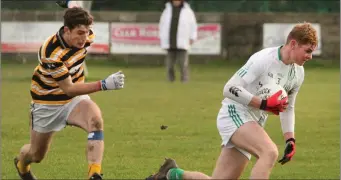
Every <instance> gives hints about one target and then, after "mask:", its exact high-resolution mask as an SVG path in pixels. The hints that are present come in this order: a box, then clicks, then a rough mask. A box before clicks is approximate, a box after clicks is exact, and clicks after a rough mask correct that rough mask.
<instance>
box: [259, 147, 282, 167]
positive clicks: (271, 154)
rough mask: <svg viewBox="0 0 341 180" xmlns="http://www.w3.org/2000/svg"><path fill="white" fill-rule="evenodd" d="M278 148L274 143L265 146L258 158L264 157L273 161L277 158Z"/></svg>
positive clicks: (270, 161)
mask: <svg viewBox="0 0 341 180" xmlns="http://www.w3.org/2000/svg"><path fill="white" fill-rule="evenodd" d="M278 154H279V153H278V149H277V147H276V145H275V144H272V145H271V146H267V147H266V148H264V149H263V152H262V153H261V156H260V158H266V159H268V161H269V163H273V164H274V163H275V162H276V160H277V158H278Z"/></svg>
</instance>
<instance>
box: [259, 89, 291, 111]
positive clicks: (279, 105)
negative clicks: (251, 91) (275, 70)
mask: <svg viewBox="0 0 341 180" xmlns="http://www.w3.org/2000/svg"><path fill="white" fill-rule="evenodd" d="M255 95H256V96H258V97H260V98H261V99H262V103H261V106H260V109H261V110H264V111H268V112H272V113H273V114H275V115H279V113H280V112H283V111H285V110H286V108H287V107H288V94H287V92H286V91H285V89H284V88H283V87H282V86H280V85H278V84H276V83H268V84H265V85H263V86H262V87H260V88H259V89H258V91H257V93H256V94H255Z"/></svg>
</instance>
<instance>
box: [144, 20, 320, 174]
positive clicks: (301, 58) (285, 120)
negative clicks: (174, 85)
mask: <svg viewBox="0 0 341 180" xmlns="http://www.w3.org/2000/svg"><path fill="white" fill-rule="evenodd" d="M317 44H318V39H317V33H316V30H315V29H314V28H313V27H312V25H311V24H310V23H307V22H305V23H301V24H297V25H295V26H294V27H293V29H292V30H291V32H290V33H289V35H288V36H287V40H286V43H285V44H284V45H283V46H279V47H272V48H265V49H263V50H260V51H258V52H256V53H255V54H253V55H252V56H251V57H250V58H249V60H248V61H247V62H246V64H245V65H244V66H243V67H241V68H240V69H239V70H238V71H237V72H236V73H235V74H234V75H233V76H232V77H231V79H230V80H229V81H228V82H227V83H226V85H225V87H224V91H223V95H224V97H225V99H224V100H223V101H222V107H221V109H220V111H219V113H218V116H217V128H218V131H219V133H220V135H221V138H222V150H221V154H220V156H219V158H218V160H217V162H216V167H215V169H214V171H213V174H212V177H210V176H207V175H205V174H203V173H201V172H193V171H184V170H182V169H180V168H179V167H178V166H177V165H176V163H175V161H174V160H173V159H166V160H165V162H164V164H163V165H162V166H161V168H160V169H159V171H158V172H157V173H156V174H154V175H151V176H149V177H148V178H147V179H180V180H183V179H184V180H185V179H211V178H212V179H239V178H240V176H241V174H242V172H243V171H244V169H245V167H246V166H247V164H248V162H249V160H250V158H251V155H253V156H254V157H256V158H257V161H256V163H255V165H254V166H253V168H252V171H251V175H250V178H251V179H269V177H270V173H271V170H272V168H273V166H274V165H275V162H276V161H277V158H278V154H279V153H278V149H277V146H276V144H275V143H274V142H273V141H272V140H271V138H270V137H269V136H268V134H267V133H266V132H265V130H264V128H263V127H264V124H265V122H266V119H267V114H268V113H273V114H275V115H279V117H280V121H281V127H282V132H283V136H284V140H285V143H286V147H285V150H284V155H283V157H282V158H281V159H280V160H279V161H278V162H279V163H281V164H285V163H286V162H288V161H290V160H291V158H292V157H293V155H294V154H295V136H294V124H295V112H294V106H295V99H296V95H297V93H298V91H299V89H300V87H301V85H302V83H303V80H304V69H303V65H304V63H305V62H307V61H309V60H310V59H312V53H313V51H314V50H315V49H316V47H317ZM268 83H277V84H279V85H281V86H282V87H283V88H284V89H285V90H286V92H287V93H288V99H282V100H279V99H278V97H279V96H280V95H281V91H279V92H277V93H275V94H274V95H272V96H271V97H269V98H268V99H266V100H262V99H261V98H259V97H257V96H255V95H254V94H256V92H257V90H258V89H259V88H260V87H262V86H263V85H265V84H268Z"/></svg>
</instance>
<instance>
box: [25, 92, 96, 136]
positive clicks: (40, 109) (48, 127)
mask: <svg viewBox="0 0 341 180" xmlns="http://www.w3.org/2000/svg"><path fill="white" fill-rule="evenodd" d="M84 99H90V97H89V96H88V95H81V96H77V97H74V98H73V99H72V100H71V101H70V102H68V103H67V104H64V105H45V104H37V103H31V116H32V119H31V120H32V129H33V130H35V131H37V132H40V133H47V132H52V131H60V130H62V129H63V128H64V127H66V125H67V118H68V117H69V115H70V113H71V112H72V110H73V108H75V106H76V105H77V104H78V103H79V102H81V101H82V100H84Z"/></svg>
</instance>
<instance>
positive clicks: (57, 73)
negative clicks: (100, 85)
mask: <svg viewBox="0 0 341 180" xmlns="http://www.w3.org/2000/svg"><path fill="white" fill-rule="evenodd" d="M62 33H63V27H61V28H60V29H59V31H58V32H57V33H56V34H55V35H52V36H50V37H49V38H47V40H46V41H45V42H44V43H43V45H42V46H41V47H40V49H39V52H38V59H39V65H38V66H37V67H36V68H35V69H34V73H33V76H32V81H31V97H32V101H33V102H34V103H39V104H48V105H61V104H66V103H68V102H69V101H71V99H72V98H73V97H69V96H67V95H66V94H65V93H64V92H63V91H62V89H60V88H59V86H58V83H57V81H61V80H64V79H66V78H67V77H69V76H71V79H72V82H73V83H78V82H84V67H83V62H84V60H85V56H86V54H87V50H86V48H87V47H88V46H90V45H91V43H92V42H93V39H94V37H95V35H94V33H93V31H90V34H89V38H88V40H87V42H86V44H85V47H84V48H81V49H79V48H74V47H70V46H68V45H67V44H66V42H65V40H64V39H63V37H62Z"/></svg>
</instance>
